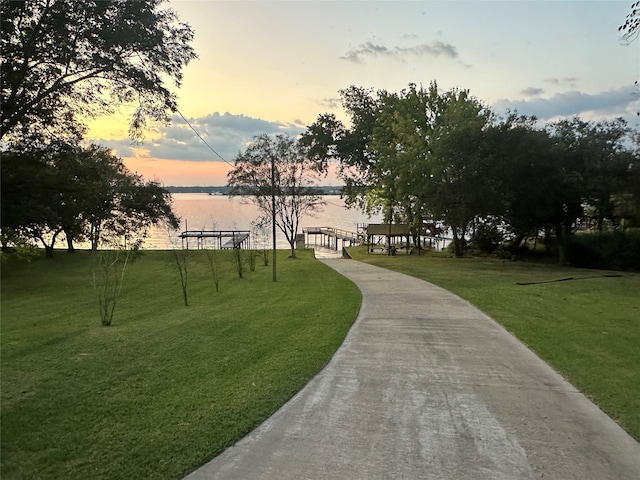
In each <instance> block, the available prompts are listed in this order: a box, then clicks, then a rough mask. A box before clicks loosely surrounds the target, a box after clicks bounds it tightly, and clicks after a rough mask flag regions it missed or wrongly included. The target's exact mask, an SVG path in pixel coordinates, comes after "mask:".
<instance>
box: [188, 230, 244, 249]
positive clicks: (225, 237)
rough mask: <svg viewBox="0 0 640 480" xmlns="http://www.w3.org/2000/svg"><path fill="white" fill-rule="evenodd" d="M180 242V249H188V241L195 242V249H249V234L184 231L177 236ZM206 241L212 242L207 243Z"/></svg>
mask: <svg viewBox="0 0 640 480" xmlns="http://www.w3.org/2000/svg"><path fill="white" fill-rule="evenodd" d="M178 236H179V237H180V239H181V240H182V248H183V249H186V250H188V249H189V248H190V245H189V241H190V240H191V241H192V242H193V241H195V243H196V247H195V248H196V249H198V250H202V249H203V248H214V249H216V248H217V249H218V250H225V249H229V250H230V249H233V248H240V249H249V248H251V232H250V231H249V230H185V231H184V232H181V233H180V235H178ZM207 239H210V240H212V241H210V242H208V243H207Z"/></svg>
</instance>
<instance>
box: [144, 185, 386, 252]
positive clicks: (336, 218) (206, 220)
mask: <svg viewBox="0 0 640 480" xmlns="http://www.w3.org/2000/svg"><path fill="white" fill-rule="evenodd" d="M172 196H173V211H174V212H175V213H176V214H177V215H178V216H180V218H181V219H182V224H181V227H180V229H179V231H183V230H187V229H188V230H250V231H252V234H251V246H252V247H253V248H263V247H266V248H270V247H271V237H270V235H271V234H270V231H271V230H270V227H269V228H268V231H267V232H259V231H256V230H255V228H254V227H253V225H252V222H254V221H255V220H256V219H257V218H258V216H259V213H258V209H257V207H255V206H254V205H253V204H251V203H248V202H247V201H245V200H242V199H241V198H239V197H228V196H222V195H208V194H206V193H174V194H173V195H172ZM323 199H324V200H325V202H327V204H326V205H325V206H324V208H323V209H322V210H321V211H319V212H315V213H314V214H313V216H309V215H307V216H304V217H303V218H301V219H300V227H299V230H298V233H302V229H303V228H305V227H312V226H314V227H335V228H340V229H343V230H348V231H352V232H355V231H356V230H357V225H358V224H367V223H380V222H381V216H380V215H376V216H373V217H368V216H367V215H365V214H363V213H362V212H361V211H359V210H356V209H347V208H346V206H345V204H344V201H343V200H342V199H341V198H340V197H339V196H334V195H327V196H324V197H323ZM177 233H179V232H176V233H173V234H171V235H169V233H168V232H167V231H166V230H164V229H162V228H154V229H152V231H151V232H150V235H149V237H148V238H147V240H146V241H145V243H144V248H145V249H155V250H159V249H168V248H171V246H172V242H173V244H174V245H176V246H180V245H181V240H180V239H179V238H178V237H177ZM277 233H278V234H277V235H276V242H277V246H278V248H282V249H286V248H288V247H289V244H288V243H287V241H286V239H285V238H284V235H283V234H282V233H281V232H280V231H278V232H277ZM192 242H193V245H194V248H195V240H192ZM190 245H191V244H190Z"/></svg>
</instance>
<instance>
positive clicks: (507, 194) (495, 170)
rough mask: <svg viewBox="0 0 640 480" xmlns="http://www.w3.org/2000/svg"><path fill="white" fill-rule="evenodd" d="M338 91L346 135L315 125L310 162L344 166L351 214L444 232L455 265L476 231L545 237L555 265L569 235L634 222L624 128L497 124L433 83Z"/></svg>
mask: <svg viewBox="0 0 640 480" xmlns="http://www.w3.org/2000/svg"><path fill="white" fill-rule="evenodd" d="M340 93H341V95H342V101H343V107H344V109H345V111H346V113H347V115H348V116H349V117H350V119H351V125H350V126H349V127H347V126H346V125H344V124H343V123H342V122H340V121H339V120H337V119H336V117H335V116H333V115H329V114H323V115H320V116H319V117H318V119H317V121H316V122H314V123H313V124H312V125H310V126H309V127H308V128H307V131H306V132H305V133H304V134H303V135H302V138H301V143H302V144H304V145H305V146H306V147H307V148H308V151H309V154H310V155H311V156H312V157H313V158H314V159H316V160H317V161H322V162H329V161H337V162H339V163H340V168H339V172H340V176H341V177H342V179H343V180H344V182H345V187H344V191H343V192H344V196H345V197H346V199H347V201H348V202H349V203H350V204H353V205H359V206H361V207H363V208H364V209H365V210H366V211H375V210H377V211H381V212H382V213H383V214H384V217H385V220H386V221H390V222H391V221H393V222H401V223H408V224H409V225H411V227H412V231H413V232H414V237H415V239H416V240H417V241H419V239H420V235H422V232H423V231H424V229H425V228H426V225H433V224H444V225H445V226H446V227H448V229H449V231H450V232H451V235H452V236H453V246H454V252H455V254H456V255H458V256H460V255H463V254H464V250H465V245H466V244H467V243H468V241H469V240H473V241H476V242H477V241H478V239H479V237H480V232H484V233H487V232H493V233H492V234H495V235H498V236H500V237H501V238H510V239H512V241H513V243H512V248H513V249H517V248H518V246H519V245H520V243H521V242H522V240H523V239H524V238H525V236H527V235H529V234H532V235H535V236H537V233H538V232H539V231H541V230H544V231H545V232H546V234H547V237H550V236H551V233H552V234H553V237H554V238H555V240H556V246H557V249H558V255H559V260H560V261H561V262H562V261H564V258H565V251H566V247H567V245H568V244H569V242H570V241H571V239H572V236H573V233H574V232H575V231H576V229H578V228H590V229H592V230H593V231H596V232H598V233H600V234H601V233H602V232H603V231H604V229H605V226H606V227H607V228H608V229H621V228H626V227H629V226H633V225H637V224H638V222H639V220H640V217H638V214H637V211H638V209H637V202H638V200H639V199H638V194H637V186H636V187H634V182H636V181H637V178H638V177H637V176H638V171H639V170H640V159H639V158H638V150H637V149H636V150H635V151H634V150H633V149H632V145H633V143H634V132H633V130H631V129H630V128H629V127H628V126H627V124H626V122H625V121H624V120H623V119H616V120H612V121H604V122H586V121H583V120H581V119H579V118H573V119H567V120H562V121H557V122H554V123H550V124H544V123H542V122H539V121H538V120H537V119H536V118H535V117H526V116H519V115H518V114H517V113H510V114H508V115H507V116H506V118H498V116H497V115H496V114H495V113H494V112H492V111H491V110H490V109H489V108H488V107H486V106H485V105H483V104H482V102H480V101H479V100H478V99H476V98H475V97H473V96H471V95H470V94H469V92H468V91H467V90H461V89H452V90H449V91H444V92H443V91H440V90H438V86H437V84H436V83H435V82H433V83H431V85H429V87H427V88H424V87H417V86H416V85H414V84H410V85H409V87H408V88H407V89H404V90H402V91H400V92H399V93H391V92H387V91H384V90H381V91H378V92H373V91H372V90H368V89H364V88H360V87H353V86H352V87H350V88H348V89H345V90H341V91H340ZM636 134H637V132H636ZM637 139H638V137H637V135H636V136H635V141H636V142H637ZM636 144H637V143H636ZM634 192H635V193H634ZM484 233H483V234H484ZM418 246H419V245H418Z"/></svg>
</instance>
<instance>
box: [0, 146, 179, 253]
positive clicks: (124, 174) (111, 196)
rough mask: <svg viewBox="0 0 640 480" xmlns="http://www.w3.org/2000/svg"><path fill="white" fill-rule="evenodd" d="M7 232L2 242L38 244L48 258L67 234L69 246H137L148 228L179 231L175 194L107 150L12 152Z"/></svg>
mask: <svg viewBox="0 0 640 480" xmlns="http://www.w3.org/2000/svg"><path fill="white" fill-rule="evenodd" d="M1 167H2V179H1V180H2V191H1V192H0V193H1V197H2V204H1V205H2V233H3V238H4V239H5V240H10V239H12V238H13V239H15V238H16V237H27V238H33V239H36V240H38V241H39V242H40V243H41V244H42V245H43V246H44V248H45V251H46V252H47V254H48V255H51V253H52V250H53V248H54V246H55V243H56V240H57V238H58V236H59V235H60V234H62V233H63V232H64V234H65V235H66V237H67V247H68V249H69V250H70V251H73V249H74V246H73V242H74V241H81V240H90V242H91V247H92V249H94V250H95V249H97V248H98V245H99V244H100V243H108V244H110V245H111V246H120V245H119V244H120V243H121V240H122V238H123V237H124V238H125V239H126V242H127V243H128V246H129V247H135V246H136V245H139V244H140V242H141V241H142V240H143V239H144V236H145V235H146V232H147V230H148V228H149V227H150V226H151V225H153V224H157V223H158V222H162V221H166V222H167V223H168V224H169V225H171V226H173V227H177V226H178V224H179V221H178V218H177V217H176V216H175V215H174V214H173V212H172V210H171V196H170V194H169V193H168V192H167V191H166V190H164V189H163V188H162V187H161V186H160V185H159V184H158V183H156V182H147V181H145V180H143V179H142V177H140V176H139V175H134V174H132V173H131V172H129V171H128V170H127V169H126V167H125V166H124V165H123V164H122V161H121V160H120V159H119V158H118V157H116V156H115V155H113V154H112V153H111V152H110V151H109V150H107V149H105V148H103V147H99V146H96V145H91V146H89V147H87V148H81V147H78V146H75V145H68V144H51V145H49V146H47V147H46V148H45V147H38V148H29V149H26V150H15V149H14V150H9V151H6V152H4V154H3V157H2V163H1Z"/></svg>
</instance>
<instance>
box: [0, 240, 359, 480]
mask: <svg viewBox="0 0 640 480" xmlns="http://www.w3.org/2000/svg"><path fill="white" fill-rule="evenodd" d="M193 254H194V256H193V257H192V258H191V263H190V267H189V270H188V274H189V277H188V278H189V281H188V291H189V306H188V307H185V306H184V304H183V301H182V290H181V287H180V281H179V279H178V270H177V269H176V267H175V266H174V265H173V264H172V258H171V255H172V253H171V252H157V251H156V252H147V253H145V254H144V255H143V256H142V257H141V258H139V259H138V260H137V261H136V262H135V263H132V264H131V265H130V266H129V268H128V270H127V272H126V275H125V277H124V288H123V291H122V295H121V300H120V302H119V304H118V305H117V307H116V310H115V316H114V321H113V325H112V326H110V327H103V326H101V323H100V316H99V313H98V307H97V300H96V297H95V292H94V289H93V285H92V281H91V278H92V265H95V260H96V258H95V257H96V256H95V255H92V254H91V253H90V252H77V253H75V254H67V253H65V252H57V253H56V255H55V258H53V259H44V258H40V259H36V260H35V261H33V262H31V263H11V262H10V263H5V264H3V266H2V304H1V306H2V310H1V315H2V340H1V347H2V352H1V360H2V365H1V368H2V372H1V373H2V376H1V395H2V397H1V399H2V412H1V421H2V423H1V425H2V439H1V440H2V451H1V462H2V463H1V471H0V477H2V479H3V480H12V479H27V478H28V479H30V480H33V479H45V478H46V479H62V478H64V479H82V480H86V479H107V478H108V479H113V478H157V479H162V478H166V479H173V478H180V477H181V476H182V475H184V474H185V473H187V472H188V471H190V470H191V469H193V468H194V467H197V466H199V465H201V464H203V463H204V462H205V461H207V460H208V459H209V458H211V457H212V456H214V455H215V454H217V453H219V452H220V451H222V450H223V449H224V448H225V447H227V446H228V445H230V444H232V443H233V442H234V441H236V440H237V439H239V438H241V437H242V436H243V435H245V434H246V433H247V432H249V431H250V430H251V429H253V428H254V427H255V426H256V425H257V424H259V423H260V422H261V421H262V420H263V419H265V418H266V417H268V416H269V415H270V414H271V413H272V412H274V411H275V410H276V409H277V408H278V407H279V406H280V405H282V404H283V403H284V402H285V401H286V400H287V399H289V398H290V397H291V396H292V395H294V394H295V393H296V392H297V391H299V390H300V389H301V387H302V386H304V385H305V383H306V382H307V381H308V380H309V379H310V378H311V377H312V376H313V375H314V374H315V373H316V372H318V370H319V369H320V368H321V367H322V366H323V365H325V364H326V362H327V361H328V360H329V358H330V357H331V355H332V353H333V352H334V351H335V350H336V348H337V347H338V346H339V345H340V343H341V342H342V340H343V339H344V336H345V335H346V332H347V331H348V329H349V327H350V326H351V324H352V323H353V321H354V320H355V317H356V315H357V312H358V309H359V306H360V298H361V297H360V293H359V291H358V290H357V288H356V287H355V286H354V285H353V284H351V283H350V282H348V281H347V280H345V279H344V278H343V277H341V276H339V275H337V274H336V273H335V272H334V271H333V270H331V269H329V268H327V267H326V266H325V265H323V264H322V263H320V262H317V261H315V260H314V259H313V257H312V255H311V253H310V252H300V258H298V259H288V258H286V252H282V256H281V257H280V256H279V257H278V282H276V283H273V282H272V281H271V280H272V277H271V275H272V269H271V266H270V265H269V266H268V267H265V266H264V265H262V264H261V262H260V260H259V263H258V265H257V267H256V270H255V271H254V272H251V271H249V270H248V269H247V271H246V273H245V275H244V278H242V279H240V278H238V275H237V273H236V271H235V267H234V263H233V260H232V256H231V255H232V252H228V251H227V252H218V254H219V256H218V263H219V268H220V291H219V292H218V293H216V292H215V288H214V284H213V280H212V275H211V273H210V270H209V265H208V262H207V258H206V256H205V255H204V252H193Z"/></svg>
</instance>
